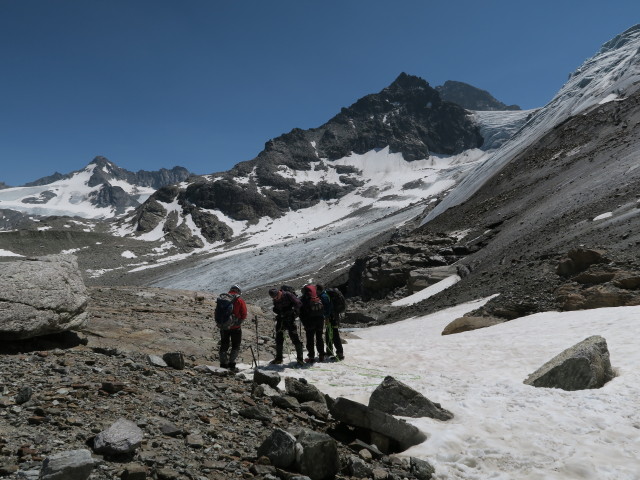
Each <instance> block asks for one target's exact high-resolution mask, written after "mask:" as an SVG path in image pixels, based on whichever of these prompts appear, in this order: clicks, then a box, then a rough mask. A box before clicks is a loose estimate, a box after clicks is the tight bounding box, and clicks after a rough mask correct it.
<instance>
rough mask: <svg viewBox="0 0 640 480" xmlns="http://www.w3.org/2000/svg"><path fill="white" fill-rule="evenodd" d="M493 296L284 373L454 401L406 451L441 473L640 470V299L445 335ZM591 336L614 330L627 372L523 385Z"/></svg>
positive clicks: (355, 396) (478, 476) (468, 477)
mask: <svg viewBox="0 0 640 480" xmlns="http://www.w3.org/2000/svg"><path fill="white" fill-rule="evenodd" d="M482 303H484V301H479V302H474V303H469V304H465V305H461V306H458V307H455V308H450V309H447V310H444V311H441V312H438V313H435V314H432V315H428V316H423V317H417V318H410V319H407V320H404V321H401V322H398V323H394V324H391V325H385V326H379V327H372V328H367V329H361V330H356V331H355V332H354V333H355V334H356V335H357V336H358V337H359V339H353V340H349V341H348V344H346V345H345V347H344V348H345V355H346V358H345V360H344V361H343V362H339V363H330V364H324V363H320V364H315V365H314V366H313V367H310V368H306V369H293V368H286V369H285V371H284V372H283V374H284V375H287V376H295V377H300V376H302V377H305V378H307V379H308V380H309V381H310V382H311V383H313V384H315V385H317V386H318V387H319V388H320V389H321V390H322V391H324V392H326V393H328V394H329V395H331V396H333V397H339V396H341V397H346V398H349V399H352V400H355V401H358V402H361V403H365V404H366V403H368V401H369V396H370V394H371V392H372V391H373V390H374V389H375V388H376V387H377V386H378V385H379V384H380V383H381V382H382V380H383V379H384V377H385V376H387V375H391V376H393V377H395V378H397V379H398V380H400V381H402V382H404V383H406V384H408V385H409V386H411V387H413V388H414V389H416V390H418V391H419V392H421V393H422V394H423V395H425V396H426V397H427V398H429V399H430V400H431V401H433V402H438V403H440V404H442V407H443V408H445V409H447V410H449V411H451V412H452V413H453V414H454V415H455V416H454V418H453V419H452V420H449V421H446V422H443V421H438V420H433V419H429V418H422V419H413V418H407V419H406V420H407V421H408V422H410V423H411V424H413V425H416V426H417V427H418V428H420V429H421V430H422V431H423V432H425V433H426V434H427V436H428V439H427V440H426V441H425V442H424V443H422V444H420V445H417V446H415V447H412V448H411V449H409V450H408V451H406V452H404V455H410V456H417V457H420V458H423V459H425V460H428V461H429V462H431V463H432V464H433V465H434V466H435V467H436V477H435V478H437V479H441V480H445V479H447V480H452V479H465V480H486V479H496V480H514V479H518V480H542V479H545V480H571V479H576V480H577V479H581V480H584V479H591V480H632V479H635V480H637V479H638V478H640V409H639V407H640V370H639V369H638V365H639V364H640V348H639V347H640V341H639V340H638V336H637V335H633V334H630V332H635V331H636V330H637V325H638V318H640V307H620V308H602V309H597V310H587V311H580V312H568V313H557V312H547V313H541V314H536V315H532V316H529V317H523V318H519V319H516V320H512V321H510V322H506V323H503V324H499V325H496V326H493V327H490V328H484V329H480V330H474V331H471V332H466V333H460V334H456V335H446V336H442V335H441V332H442V330H443V329H444V327H445V326H446V325H447V324H448V323H449V322H451V321H452V320H454V319H455V318H457V317H460V316H462V315H463V314H464V313H465V312H468V311H471V310H473V309H475V308H478V307H479V306H480V305H481V304H482ZM591 335H601V336H603V337H604V338H605V339H606V340H607V343H608V347H609V351H610V354H611V363H612V366H613V368H614V370H615V372H616V374H617V377H616V378H615V379H613V380H612V381H611V382H609V383H608V384H607V385H605V386H604V388H601V389H598V390H582V391H574V392H568V391H564V390H560V389H547V388H534V387H531V386H528V385H525V384H524V383H523V381H524V380H525V379H526V378H527V376H528V375H529V374H530V373H533V372H534V371H535V370H537V369H538V368H539V367H540V366H542V365H543V364H544V363H545V362H547V361H548V360H550V359H551V358H553V357H554V356H555V355H557V354H558V353H560V352H562V351H563V350H565V349H567V348H569V347H571V346H573V345H575V344H576V343H578V342H580V341H582V340H584V339H585V338H587V337H589V336H591ZM290 360H294V358H293V357H291V358H290ZM269 368H274V367H269Z"/></svg>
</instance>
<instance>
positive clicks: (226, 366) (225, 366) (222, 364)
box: [220, 363, 229, 368]
mask: <svg viewBox="0 0 640 480" xmlns="http://www.w3.org/2000/svg"><path fill="white" fill-rule="evenodd" d="M220 368H229V364H228V363H221V364H220Z"/></svg>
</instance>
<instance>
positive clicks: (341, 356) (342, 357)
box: [337, 353, 344, 361]
mask: <svg viewBox="0 0 640 480" xmlns="http://www.w3.org/2000/svg"><path fill="white" fill-rule="evenodd" d="M337 357H338V360H340V361H342V360H344V353H339V354H338V355H337Z"/></svg>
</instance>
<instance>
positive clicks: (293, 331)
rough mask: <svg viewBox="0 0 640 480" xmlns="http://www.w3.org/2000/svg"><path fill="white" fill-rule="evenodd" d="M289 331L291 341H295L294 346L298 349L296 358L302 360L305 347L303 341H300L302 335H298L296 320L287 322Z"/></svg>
mask: <svg viewBox="0 0 640 480" xmlns="http://www.w3.org/2000/svg"><path fill="white" fill-rule="evenodd" d="M287 332H289V338H290V339H291V343H293V346H294V347H295V349H296V359H297V360H298V361H299V362H301V361H302V357H303V349H302V342H301V341H300V337H299V336H298V332H297V331H296V323H295V320H292V321H291V322H290V323H288V324H287ZM283 336H284V335H283Z"/></svg>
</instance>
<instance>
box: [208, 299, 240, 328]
mask: <svg viewBox="0 0 640 480" xmlns="http://www.w3.org/2000/svg"><path fill="white" fill-rule="evenodd" d="M236 298H237V297H235V296H234V295H231V294H230V293H221V294H220V295H219V296H218V298H217V299H216V310H215V313H214V315H213V316H214V319H215V321H216V325H217V326H218V328H219V329H220V330H229V328H231V327H233V326H234V324H235V323H236V319H235V318H234V316H233V304H234V302H235V301H236Z"/></svg>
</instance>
